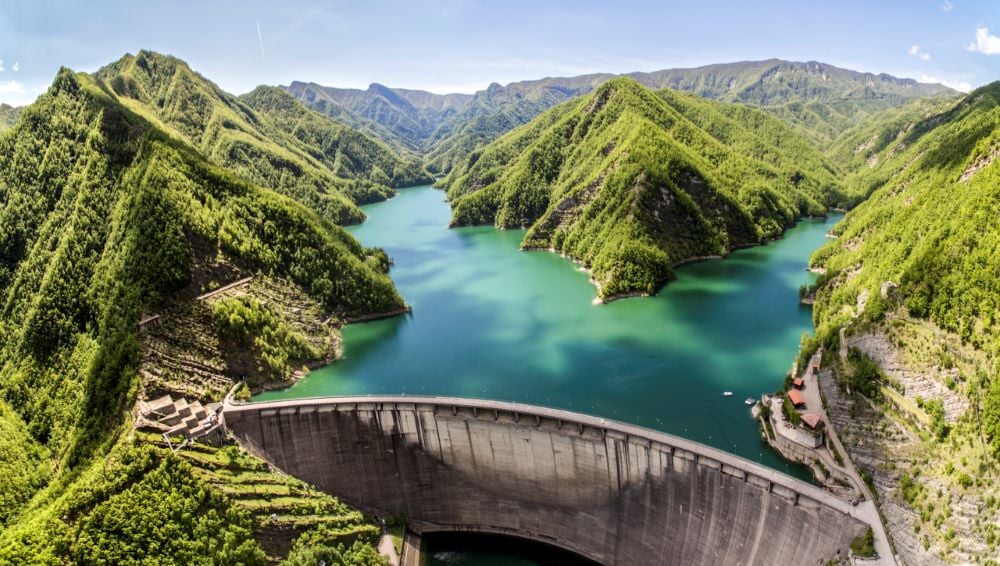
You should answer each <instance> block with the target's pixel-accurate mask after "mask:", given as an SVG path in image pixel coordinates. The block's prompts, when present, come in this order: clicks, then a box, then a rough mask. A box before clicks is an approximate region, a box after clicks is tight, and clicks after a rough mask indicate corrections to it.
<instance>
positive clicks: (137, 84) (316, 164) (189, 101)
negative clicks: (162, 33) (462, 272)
mask: <svg viewBox="0 0 1000 566" xmlns="http://www.w3.org/2000/svg"><path fill="white" fill-rule="evenodd" d="M96 76H97V78H98V79H99V80H101V81H102V82H104V83H105V84H107V85H108V86H109V87H110V88H111V90H113V91H114V92H115V93H116V94H117V95H118V96H119V97H120V98H121V99H122V100H123V102H124V103H125V104H126V105H127V106H128V107H129V108H130V109H131V110H132V111H134V112H136V113H137V114H141V115H143V116H145V117H146V118H147V119H149V120H150V121H152V122H154V123H155V124H157V126H158V127H160V128H161V129H163V130H165V131H167V132H169V133H171V134H174V135H175V136H176V137H177V138H178V139H180V140H183V141H184V142H187V143H188V144H190V145H191V146H192V147H194V148H195V149H197V150H198V151H199V152H200V153H201V154H202V155H204V156H205V157H207V158H208V159H209V161H211V162H212V163H214V164H216V165H219V166H222V167H224V168H226V169H228V170H230V171H232V172H233V173H236V174H237V175H239V176H240V177H242V178H244V179H246V180H248V181H250V182H252V183H255V184H258V185H261V186H264V187H268V188H272V189H274V190H276V191H278V192H281V193H282V194H285V195H288V196H291V197H292V198H294V199H295V200H297V201H299V202H301V203H303V204H305V205H307V206H309V207H310V208H312V209H314V210H316V211H317V212H319V213H320V214H321V215H322V216H324V217H325V218H327V219H329V220H332V221H334V222H337V223H341V224H349V223H357V222H360V221H361V220H363V219H364V213H362V212H361V211H360V210H359V209H358V208H357V206H356V204H364V203H369V202H375V201H379V200H384V199H386V198H388V197H389V196H391V195H392V189H391V188H390V187H391V186H397V185H406V184H412V183H413V182H414V180H415V179H416V178H418V177H419V171H416V170H415V167H414V166H413V164H412V163H407V162H404V161H402V160H400V159H399V158H398V157H396V156H394V155H393V154H392V153H391V152H390V151H389V150H387V149H385V148H382V147H381V146H378V145H377V144H374V142H373V143H372V145H371V146H370V147H368V148H366V150H365V151H364V152H362V153H360V154H358V155H351V154H349V155H350V157H351V158H352V159H349V160H346V161H342V163H341V166H340V169H339V171H333V170H331V169H330V168H329V166H328V165H327V164H325V163H324V162H323V160H321V159H318V158H317V157H316V156H315V155H314V153H315V148H314V147H311V146H310V145H308V144H306V143H304V142H302V141H301V140H300V139H299V138H298V137H297V136H296V135H294V134H293V133H292V132H290V131H289V130H288V126H287V125H285V126H282V125H279V124H275V123H274V122H273V121H272V120H271V119H269V118H268V117H267V116H264V115H261V114H259V113H258V112H255V111H254V110H253V109H252V108H251V107H249V106H248V105H247V104H245V103H244V102H243V101H241V100H240V99H239V98H237V97H235V96H232V95H230V94H228V93H226V92H224V91H222V90H221V89H220V88H219V87H217V86H216V85H215V84H213V83H211V82H210V81H208V80H207V79H205V78H204V77H202V76H201V75H199V74H197V73H195V72H194V71H192V70H191V69H190V67H188V66H187V64H186V63H184V62H183V61H181V60H179V59H176V58H173V57H169V56H166V55H160V54H158V53H153V52H150V51H140V52H139V53H138V55H135V56H132V55H126V56H125V57H123V58H122V59H120V60H119V61H116V62H115V63H112V64H110V65H108V66H106V67H104V68H102V69H100V70H99V71H98V72H97V73H96ZM314 129H315V127H314ZM328 135H329V134H328ZM346 149H347V148H346V147H345V150H346ZM342 153H346V151H345V152H342ZM368 159H375V160H376V162H375V163H372V162H368V161H367V160H368ZM348 161H350V163H349V162H348Z"/></svg>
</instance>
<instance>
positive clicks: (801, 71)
mask: <svg viewBox="0 0 1000 566" xmlns="http://www.w3.org/2000/svg"><path fill="white" fill-rule="evenodd" d="M615 76H616V75H612V74H606V73H599V74H590V75H581V76H577V77H561V78H545V79H539V80H530V81H520V82H515V83H510V84H508V85H506V86H501V85H499V84H496V83H494V84H492V85H490V86H489V88H487V89H486V90H482V91H479V92H477V93H475V94H472V95H465V94H444V95H439V94H433V93H430V92H425V91H415V90H404V89H393V88H389V87H386V86H383V85H380V84H373V85H371V86H370V87H369V88H368V89H367V90H358V89H343V88H332V87H325V86H321V85H318V84H316V83H303V82H293V83H292V84H291V85H289V86H287V87H283V88H285V89H286V90H288V92H290V93H291V94H293V95H294V96H296V97H297V98H298V99H299V100H301V101H303V102H304V103H306V105H308V106H310V107H311V108H313V109H315V110H318V111H320V112H323V113H325V114H327V115H329V116H331V117H334V118H336V119H338V120H340V121H342V122H344V123H346V124H349V125H352V126H354V127H356V128H359V129H361V130H363V131H365V132H366V133H369V134H371V135H374V136H377V137H378V138H380V139H381V140H382V141H384V142H386V143H388V144H389V145H392V146H393V147H396V148H398V149H401V150H406V151H410V152H415V153H420V154H424V155H426V157H427V162H428V163H427V165H428V169H429V170H430V171H432V172H434V173H437V174H444V173H447V172H449V171H450V170H451V168H452V167H453V166H454V165H455V164H456V162H457V161H459V160H461V159H463V158H464V156H465V155H467V154H468V153H469V152H470V151H472V150H473V149H476V148H478V147H482V146H483V145H485V144H487V143H489V142H490V141H492V140H494V139H496V138H497V137H499V136H500V135H502V134H503V133H505V132H507V131H509V130H511V129H513V128H515V127H517V126H520V125H522V124H525V123H527V122H528V121H530V120H531V119H532V118H534V117H535V116H537V115H538V114H540V113H542V112H543V111H545V110H546V109H548V108H550V107H552V106H554V105H556V104H559V103H560V102H564V101H566V100H569V99H571V98H574V97H577V96H580V95H583V94H587V93H589V92H592V91H593V90H594V89H595V88H597V87H598V86H599V85H601V84H602V83H604V82H606V81H608V80H610V79H612V78H614V77H615ZM626 76H629V77H631V78H633V79H635V80H636V81H638V82H639V83H640V84H642V85H644V86H647V87H650V88H654V89H659V88H672V89H676V90H683V91H687V92H692V93H694V94H697V95H699V96H701V97H704V98H711V99H715V100H721V101H724V102H734V103H741V104H748V105H753V106H760V107H763V108H766V109H767V110H768V111H770V112H772V113H774V114H776V115H779V116H781V117H783V118H785V119H786V120H788V121H790V122H792V123H794V124H797V125H799V126H800V127H801V128H802V130H803V132H804V133H806V135H808V136H809V137H810V138H812V139H814V141H818V142H821V143H829V142H831V141H832V140H833V138H834V137H835V136H836V135H837V134H839V133H840V132H843V131H844V130H846V129H847V128H849V127H851V126H853V125H854V124H856V123H858V122H859V121H860V120H862V119H864V118H865V117H866V116H869V115H871V114H872V113H875V112H878V111H881V110H885V109H886V108H891V107H894V106H899V105H902V104H903V103H905V102H907V101H909V100H913V99H915V98H921V97H927V96H938V95H947V94H955V91H953V90H951V89H950V88H948V87H945V86H943V85H940V84H924V83H919V82H917V81H915V80H913V79H900V78H896V77H893V76H891V75H886V74H873V73H861V72H857V71H851V70H847V69H841V68H838V67H834V66H832V65H827V64H825V63H818V62H815V61H810V62H806V63H797V62H790V61H782V60H779V59H769V60H767V61H748V62H739V63H725V64H719V65H708V66H704V67H696V68H690V69H665V70H662V71H654V72H651V73H629V74H627V75H626Z"/></svg>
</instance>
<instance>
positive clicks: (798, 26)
mask: <svg viewBox="0 0 1000 566" xmlns="http://www.w3.org/2000/svg"><path fill="white" fill-rule="evenodd" d="M813 4H817V5H819V4H825V5H823V6H817V5H813ZM258 29H259V34H258ZM997 36H1000V1H998V0H990V1H987V0H978V1H972V0H929V1H923V0H906V1H902V0H897V1H875V0H870V1H850V0H848V1H836V2H803V1H801V0H800V1H796V2H791V1H790V2H743V1H733V2H722V1H717V0H693V1H684V2H667V1H661V2H652V1H649V2H638V1H636V2H618V1H615V2H610V1H607V0H603V1H599V2H589V1H566V2H545V1H543V0H533V1H522V0H503V1H500V0H496V1H487V0H437V1H428V2H422V1H420V0H409V1H406V0H398V1H397V0H385V1H380V0H368V1H356V2H339V1H326V2H321V1H304V0H283V1H273V2H264V1H241V2H237V1H229V2H224V1H216V0H197V1H189V0H173V1H169V0H130V1H117V0H112V1H102V0H93V1H73V0H64V1H52V0H0V60H2V64H0V68H2V69H3V70H2V71H0V102H7V103H12V104H24V103H27V102H30V101H31V100H33V99H34V98H35V97H36V96H37V95H38V93H39V92H43V91H44V90H45V88H46V87H47V86H48V85H49V84H50V83H51V81H52V78H53V77H54V75H55V73H56V71H57V70H58V69H59V67H60V66H67V67H70V68H72V69H74V70H80V71H94V70H96V69H97V68H99V67H100V66H101V65H103V64H106V63H108V62H110V61H113V60H115V59H117V58H119V57H121V56H122V55H123V54H124V53H127V52H128V53H135V52H136V51H138V50H139V49H143V48H146V49H153V50H156V51H160V52H164V53H170V54H172V55H176V56H178V57H180V58H182V59H185V60H186V61H188V62H189V63H190V64H191V66H192V67H193V68H194V69H195V70H197V71H199V72H200V73H202V74H203V75H205V76H206V77H208V78H210V79H212V80H213V81H215V82H216V83H218V84H219V85H220V86H222V87H223V88H224V89H226V90H228V91H230V92H233V93H237V94H238V93H243V92H246V91H249V90H251V89H252V88H253V87H254V86H256V85H258V84H287V83H289V82H291V81H292V80H306V81H315V82H319V83H322V84H327V85H334V86H346V87H358V88H364V87H366V86H367V85H368V84H369V83H371V82H380V83H383V84H387V85H389V86H397V87H408V88H422V89H426V90H430V91H433V92H456V91H457V92H472V91H475V90H478V89H481V88H484V87H485V86H487V85H488V84H489V83H490V82H494V81H496V82H500V83H507V82H511V81H515V80H522V79H531V78H539V77H544V76H567V75H577V74H582V73H588V72H597V71H608V72H628V71H651V70H656V69H662V68H669V67H687V66H697V65H703V64H708V63H720V62H730V61H739V60H756V59H766V58H770V57H779V58H782V59H789V60H798V61H804V60H817V61H822V62H825V63H830V64H833V65H837V66H841V67H847V68H851V69H856V70H861V71H871V72H886V73H890V74H893V75H897V76H904V77H912V78H915V79H918V80H923V81H925V82H930V81H944V82H946V83H947V84H949V85H952V86H962V87H964V88H968V87H975V86H979V85H982V84H985V83H988V82H991V81H993V80H997V79H1000V37H997Z"/></svg>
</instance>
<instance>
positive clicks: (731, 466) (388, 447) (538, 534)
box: [223, 396, 868, 566]
mask: <svg viewBox="0 0 1000 566" xmlns="http://www.w3.org/2000/svg"><path fill="white" fill-rule="evenodd" d="M223 415H224V417H223V418H224V420H225V425H226V427H227V428H228V430H229V431H230V432H231V433H232V434H233V435H235V437H236V438H237V439H238V440H239V442H240V443H241V444H242V445H243V446H244V447H245V448H247V449H248V450H250V451H251V452H253V453H255V454H257V455H259V456H261V457H263V458H264V459H265V460H267V461H268V462H270V463H271V464H273V465H274V466H276V467H277V468H278V469H280V470H282V471H284V472H286V473H288V474H291V475H293V476H295V477H298V478H301V479H303V480H305V481H307V482H310V483H312V484H314V485H316V486H317V487H319V488H320V489H323V490H325V491H327V492H328V493H331V494H334V495H337V496H339V497H340V498H341V499H343V500H344V501H345V502H347V503H350V504H352V505H355V506H357V507H359V508H360V509H362V510H364V511H367V512H371V513H380V514H390V513H403V514H405V515H406V517H407V520H408V521H409V525H410V528H412V529H413V530H415V531H416V532H417V533H427V532H434V531H476V532H486V533H499V534H507V535H513V536H519V537H523V538H528V539H532V540H537V541H541V542H545V543H548V544H552V545H555V546H558V547H561V548H564V549H566V550H569V551H572V552H575V553H577V554H579V555H581V556H584V557H586V558H589V559H591V560H594V561H596V562H599V563H602V564H623V565H624V564H628V565H645V564H704V565H713V566H715V565H720V564H766V565H776V564H825V563H826V561H828V560H829V559H833V558H837V557H838V556H839V557H841V558H844V557H846V556H847V551H848V547H849V545H850V542H851V540H852V539H854V537H856V536H858V535H860V534H863V533H864V532H865V530H866V529H867V527H868V524H867V523H865V522H864V520H862V519H860V518H859V517H860V515H859V514H858V513H857V508H855V507H853V506H852V505H851V504H850V503H848V502H845V501H843V500H841V499H838V498H837V497H835V496H833V495H831V494H829V493H827V492H824V491H822V490H820V489H818V488H816V487H814V486H812V485H809V484H807V483H804V482H802V481H799V480H796V479H794V478H791V477H788V476H786V475H784V474H781V473H779V472H776V471H774V470H771V469H769V468H766V467H763V466H760V465H758V464H756V463H753V462H750V461H748V460H745V459H743V458H740V457H738V456H734V455H732V454H729V453H726V452H723V451H721V450H716V449H714V448H711V447H708V446H704V445H701V444H698V443H696V442H691V441H689V440H685V439H683V438H678V437H676V436H672V435H668V434H664V433H661V432H656V431H653V430H649V429H645V428H642V427H638V426H632V425H628V424H624V423H619V422H613V421H607V420H604V419H601V418H599V417H592V416H588V415H581V414H578V413H572V412H569V411H561V410H556V409H548V408H543V407H536V406H529V405H521V404H514V403H504V402H497V401H486V400H477V399H458V398H443V397H398V396H397V397H328V398H316V399H298V400H291V401H276V402H267V403H253V404H246V405H239V404H227V405H226V407H225V410H224V412H223Z"/></svg>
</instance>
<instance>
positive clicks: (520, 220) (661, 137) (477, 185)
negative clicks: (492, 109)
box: [447, 78, 844, 298]
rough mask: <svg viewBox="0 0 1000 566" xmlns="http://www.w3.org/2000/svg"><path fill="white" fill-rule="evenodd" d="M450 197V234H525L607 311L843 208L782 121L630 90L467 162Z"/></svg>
mask: <svg viewBox="0 0 1000 566" xmlns="http://www.w3.org/2000/svg"><path fill="white" fill-rule="evenodd" d="M762 141H763V143H762ZM447 188H448V194H449V198H450V199H451V201H452V204H453V207H454V223H455V224H460V225H464V224H486V223H494V224H496V225H497V226H500V227H517V226H530V227H531V228H530V230H529V232H528V234H527V236H526V237H525V242H524V244H525V246H527V247H553V248H555V249H558V250H560V251H562V252H565V253H567V254H568V255H570V256H572V257H575V258H577V259H580V260H581V261H583V262H584V264H586V265H587V266H588V267H590V268H591V269H592V273H593V276H594V278H595V280H596V281H597V282H598V283H599V285H600V287H601V291H600V293H601V296H602V297H604V298H608V297H613V296H615V295H619V294H624V293H632V292H642V293H652V292H654V291H655V290H656V287H657V286H658V285H659V284H661V283H662V282H663V281H664V280H665V279H667V278H668V277H669V276H670V273H671V267H672V266H673V265H674V264H676V263H679V262H682V261H685V260H687V259H689V258H692V257H697V256H702V255H715V254H725V253H727V252H728V251H729V250H730V249H732V248H733V247H736V246H741V245H748V244H752V243H758V242H761V241H763V240H765V239H768V238H775V237H778V236H779V235H780V234H781V232H782V230H783V229H784V228H786V227H788V226H790V225H791V224H792V223H793V222H794V221H795V219H796V218H798V217H799V216H802V215H806V214H823V213H824V212H825V210H826V206H827V205H831V204H836V203H838V202H840V201H841V200H843V199H844V196H843V195H841V194H840V193H839V191H838V188H837V183H836V180H835V177H834V169H833V168H832V167H831V166H830V165H829V163H828V162H827V161H825V160H824V159H823V157H822V156H821V155H820V154H819V153H818V152H817V151H816V150H815V149H813V148H812V147H811V146H810V145H809V144H808V142H806V141H805V140H803V139H802V138H800V137H798V136H797V135H796V134H795V133H794V132H793V131H791V130H790V129H789V128H788V127H787V126H784V125H783V124H782V123H781V122H779V121H778V120H776V119H773V118H770V117H768V116H766V115H765V114H763V113H761V112H759V111H755V110H752V109H749V108H746V107H738V106H732V105H724V104H720V103H715V102H710V101H705V100H701V99H699V98H697V97H695V96H692V95H686V94H683V93H678V92H674V91H661V92H659V93H654V92H653V91H650V90H648V89H646V88H645V87H643V86H641V85H639V84H638V83H636V82H635V81H633V80H631V79H628V78H619V79H615V80H613V81H610V82H608V83H605V84H604V85H602V86H601V88H599V89H598V90H597V91H596V92H595V93H594V94H592V95H590V96H587V97H583V98H581V99H578V100H575V101H571V102H568V103H566V104H564V105H561V106H559V107H556V108H554V109H552V110H550V111H548V112H546V113H545V114H543V115H542V116H540V117H539V118H537V119H536V120H534V121H533V122H531V123H530V124H528V125H526V126H524V127H522V128H520V129H518V130H515V131H514V132H511V133H510V134H508V135H506V136H504V137H503V138H501V139H500V140H498V141H496V142H494V143H493V144H491V145H489V146H487V147H486V148H485V149H483V150H482V151H481V152H476V153H474V154H473V155H472V156H470V157H469V159H468V160H467V161H466V162H465V163H464V164H463V166H462V167H460V168H457V169H456V170H455V171H453V173H452V175H451V176H449V178H448V180H447Z"/></svg>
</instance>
